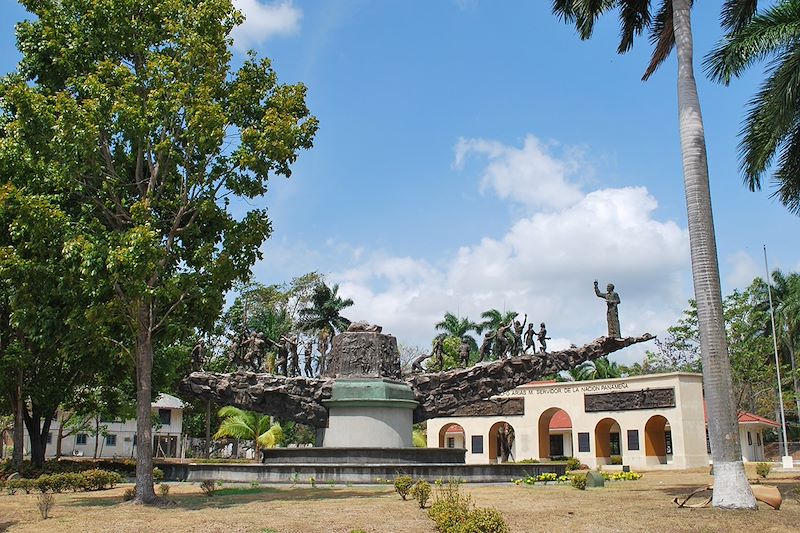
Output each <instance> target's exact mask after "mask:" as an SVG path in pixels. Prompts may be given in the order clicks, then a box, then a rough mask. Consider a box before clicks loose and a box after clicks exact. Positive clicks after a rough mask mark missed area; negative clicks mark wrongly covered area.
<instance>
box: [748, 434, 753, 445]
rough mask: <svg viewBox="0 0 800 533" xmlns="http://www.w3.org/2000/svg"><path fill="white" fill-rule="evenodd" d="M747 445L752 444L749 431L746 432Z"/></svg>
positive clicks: (751, 436)
mask: <svg viewBox="0 0 800 533" xmlns="http://www.w3.org/2000/svg"><path fill="white" fill-rule="evenodd" d="M747 445H748V446H752V445H753V435H751V434H750V432H749V431H748V432H747Z"/></svg>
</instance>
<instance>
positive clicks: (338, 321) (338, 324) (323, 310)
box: [298, 282, 353, 337]
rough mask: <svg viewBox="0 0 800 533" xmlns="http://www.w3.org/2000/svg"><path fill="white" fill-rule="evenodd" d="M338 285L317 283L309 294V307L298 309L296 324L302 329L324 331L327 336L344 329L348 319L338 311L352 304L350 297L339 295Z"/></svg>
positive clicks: (348, 323)
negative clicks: (330, 285)
mask: <svg viewBox="0 0 800 533" xmlns="http://www.w3.org/2000/svg"><path fill="white" fill-rule="evenodd" d="M338 293H339V285H334V286H333V287H328V285H326V284H325V283H324V282H323V283H320V284H319V285H317V287H316V288H315V289H314V294H313V295H312V296H311V307H306V308H305V309H301V310H300V320H299V321H298V325H299V326H300V329H302V330H304V331H325V332H327V333H328V335H329V337H333V336H334V335H336V334H337V333H341V332H342V331H344V330H346V329H347V327H348V326H349V325H350V320H348V319H347V318H345V317H343V316H342V315H341V314H340V313H341V311H342V310H343V309H346V308H348V307H350V306H351V305H353V300H352V299H350V298H345V299H342V298H341V297H340V296H339V294H338Z"/></svg>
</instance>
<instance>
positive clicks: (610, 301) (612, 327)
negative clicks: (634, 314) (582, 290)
mask: <svg viewBox="0 0 800 533" xmlns="http://www.w3.org/2000/svg"><path fill="white" fill-rule="evenodd" d="M594 293H595V294H596V295H597V297H598V298H602V299H603V300H605V301H606V305H607V306H608V309H607V311H606V320H607V321H608V336H609V337H611V338H614V339H619V338H620V328H619V311H618V310H617V307H618V306H619V294H617V293H616V292H614V284H613V283H609V284H608V285H606V292H605V294H604V293H602V292H600V289H599V288H598V286H597V280H594Z"/></svg>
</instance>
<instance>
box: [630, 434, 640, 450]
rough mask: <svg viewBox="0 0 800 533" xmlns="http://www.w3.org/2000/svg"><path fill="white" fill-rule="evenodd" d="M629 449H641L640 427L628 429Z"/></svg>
mask: <svg viewBox="0 0 800 533" xmlns="http://www.w3.org/2000/svg"><path fill="white" fill-rule="evenodd" d="M628 450H631V451H637V450H639V430H638V429H629V430H628Z"/></svg>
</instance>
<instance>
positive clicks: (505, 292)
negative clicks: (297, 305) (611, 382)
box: [330, 136, 689, 361]
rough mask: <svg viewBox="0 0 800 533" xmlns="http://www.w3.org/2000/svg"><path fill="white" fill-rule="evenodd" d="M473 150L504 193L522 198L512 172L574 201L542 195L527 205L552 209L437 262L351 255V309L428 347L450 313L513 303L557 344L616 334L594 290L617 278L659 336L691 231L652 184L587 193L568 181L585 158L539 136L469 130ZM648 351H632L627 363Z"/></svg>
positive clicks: (640, 324) (336, 276)
mask: <svg viewBox="0 0 800 533" xmlns="http://www.w3.org/2000/svg"><path fill="white" fill-rule="evenodd" d="M468 153H472V154H477V155H480V156H483V157H485V158H486V160H487V166H486V168H485V169H484V173H483V174H484V179H485V180H486V181H488V182H489V183H490V184H491V187H492V190H494V191H495V192H496V194H497V195H498V196H501V197H503V198H511V195H510V193H507V192H505V189H504V186H505V185H504V183H505V181H504V180H505V179H506V177H507V176H509V177H510V176H512V172H513V173H516V174H513V175H516V176H521V179H522V180H523V181H524V182H525V183H526V184H528V185H530V186H532V187H537V186H543V187H551V188H554V189H560V190H561V191H562V192H563V193H564V196H562V197H567V196H568V197H569V199H570V201H569V202H549V203H545V204H542V203H540V202H539V201H538V200H536V198H537V196H536V195H533V196H531V197H530V199H525V202H526V203H527V204H528V205H529V206H534V205H544V207H546V208H547V210H546V211H540V212H536V213H533V214H530V215H529V216H525V217H522V218H519V219H518V220H516V222H514V223H513V224H512V225H511V227H509V228H508V230H507V231H506V232H505V234H504V235H503V236H502V237H500V238H497V239H491V238H483V239H480V240H478V241H477V242H472V243H466V244H464V245H463V246H462V247H461V248H460V249H459V250H458V251H457V252H456V253H454V254H453V255H452V256H450V257H444V258H437V262H436V263H435V264H433V263H431V262H429V261H426V260H423V259H418V258H412V257H393V256H392V255H391V254H387V253H385V252H370V253H365V255H364V257H363V260H355V261H353V258H352V257H351V258H350V261H348V264H349V265H353V266H350V267H348V268H344V269H341V270H340V271H339V272H334V273H333V274H331V276H330V279H331V281H333V282H337V283H339V284H340V292H341V294H342V295H344V296H348V297H351V298H353V299H354V300H355V302H356V304H355V306H354V307H353V308H352V310H351V312H350V313H348V316H350V318H353V319H357V320H362V319H363V320H368V321H371V322H375V323H378V324H381V325H383V326H384V331H386V332H388V333H391V334H393V335H396V336H397V337H398V338H399V339H400V340H401V341H402V342H404V343H406V344H420V345H426V344H427V343H429V342H430V339H431V338H432V337H433V334H434V333H433V325H434V324H435V323H436V322H438V321H439V320H441V318H442V316H443V315H444V313H445V312H446V311H450V312H454V313H458V314H459V315H460V316H469V317H470V318H472V319H473V320H476V319H478V317H479V315H480V313H481V312H483V311H485V310H487V309H489V308H498V309H504V308H505V309H514V310H516V311H519V312H520V313H528V315H529V320H530V321H532V322H535V323H536V324H538V323H539V322H542V321H544V322H546V323H547V326H548V331H549V332H550V333H551V336H552V337H553V339H554V341H553V343H552V346H553V347H554V348H561V347H566V346H568V345H569V344H570V343H573V342H574V343H576V344H583V343H584V342H587V341H589V340H591V339H594V338H596V337H598V336H600V335H603V334H604V333H605V327H606V326H605V305H604V304H603V302H602V301H601V300H599V299H598V298H597V297H596V296H595V295H594V292H593V289H592V281H593V280H594V279H595V278H598V279H599V280H600V283H601V285H602V286H605V284H606V283H607V282H613V283H615V284H616V286H617V290H618V292H619V293H620V296H621V299H622V304H621V306H620V318H621V322H622V330H623V334H627V335H638V334H641V333H644V332H651V333H656V334H657V333H660V332H663V331H664V330H665V329H666V328H667V327H668V326H669V325H671V324H672V323H674V321H675V319H676V317H677V316H679V315H680V312H681V310H682V309H683V308H684V307H685V304H686V294H687V290H686V287H685V284H684V279H685V274H686V272H687V270H688V255H689V254H688V237H687V233H686V231H684V230H683V229H681V228H680V227H678V225H677V224H676V223H674V222H672V221H666V222H662V221H658V220H656V219H654V218H653V214H654V212H655V210H656V208H657V202H656V200H655V198H653V196H652V195H650V194H649V193H648V191H647V189H646V188H644V187H626V188H619V189H600V190H596V191H592V192H589V193H588V194H583V193H581V192H580V189H579V188H578V186H577V185H575V184H574V183H573V182H572V181H570V180H569V178H570V177H571V176H574V175H576V171H575V170H572V169H576V168H579V167H580V166H582V165H583V164H582V163H581V164H580V165H577V164H576V163H575V160H574V159H571V157H572V156H570V155H569V153H568V152H567V153H566V155H565V156H564V158H562V159H559V158H556V157H555V156H553V155H552V154H548V153H547V152H546V150H545V149H544V148H543V147H542V145H541V143H540V142H539V141H538V140H537V139H536V138H534V137H532V136H529V137H527V138H526V139H525V141H524V145H523V147H522V148H516V147H509V146H505V145H503V144H501V143H498V142H494V141H486V140H480V139H478V140H471V139H461V140H460V141H459V143H458V145H457V146H456V163H457V164H461V163H462V162H463V160H464V157H465V156H466V155H467V154H468ZM537 184H538V185H537ZM542 184H544V185H542ZM537 190H541V189H537ZM641 353H642V352H641V350H638V351H637V350H633V351H628V352H626V354H625V355H623V356H622V359H621V360H625V361H631V360H633V359H638V358H640V356H641Z"/></svg>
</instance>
